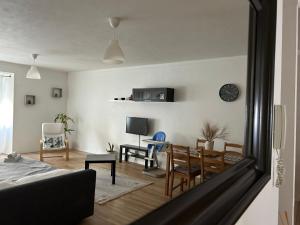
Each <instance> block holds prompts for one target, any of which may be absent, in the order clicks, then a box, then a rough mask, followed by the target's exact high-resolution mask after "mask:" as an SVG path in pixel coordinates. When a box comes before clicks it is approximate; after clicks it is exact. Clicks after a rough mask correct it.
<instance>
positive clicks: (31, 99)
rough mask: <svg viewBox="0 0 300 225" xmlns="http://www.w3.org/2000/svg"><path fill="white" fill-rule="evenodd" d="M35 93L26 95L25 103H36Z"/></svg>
mask: <svg viewBox="0 0 300 225" xmlns="http://www.w3.org/2000/svg"><path fill="white" fill-rule="evenodd" d="M34 104H35V95H25V105H34Z"/></svg>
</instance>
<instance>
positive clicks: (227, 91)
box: [219, 84, 240, 102]
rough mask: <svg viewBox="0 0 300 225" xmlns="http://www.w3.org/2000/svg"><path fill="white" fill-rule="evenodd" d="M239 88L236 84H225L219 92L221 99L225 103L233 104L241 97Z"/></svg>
mask: <svg viewBox="0 0 300 225" xmlns="http://www.w3.org/2000/svg"><path fill="white" fill-rule="evenodd" d="M239 93H240V91H239V88H238V86H236V85H235V84H224V85H223V86H222V87H221V88H220V91H219V96H220V98H221V99H222V100H223V101H225V102H233V101H235V100H236V99H237V98H238V97H239Z"/></svg>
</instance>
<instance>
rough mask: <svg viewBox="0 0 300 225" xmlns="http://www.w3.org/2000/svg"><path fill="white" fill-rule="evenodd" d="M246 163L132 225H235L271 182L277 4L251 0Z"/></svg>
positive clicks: (268, 1) (179, 197) (181, 196)
mask: <svg viewBox="0 0 300 225" xmlns="http://www.w3.org/2000/svg"><path fill="white" fill-rule="evenodd" d="M249 3H250V4H249V5H250V7H249V10H250V12H249V34H248V69H247V95H246V130H245V153H244V154H245V159H243V160H242V161H240V162H239V163H237V164H235V165H234V166H232V167H231V168H229V169H228V170H226V171H225V172H223V173H221V174H218V175H217V176H216V177H215V178H214V179H211V180H208V181H206V182H205V183H203V184H202V185H201V186H197V187H195V188H193V189H191V190H189V191H188V192H186V193H184V194H182V195H180V196H178V197H176V198H175V199H173V200H171V201H169V202H167V203H166V204H164V205H163V206H161V207H159V208H158V209H156V210H154V211H152V212H150V213H149V214H147V215H146V216H144V217H142V218H140V219H139V220H137V221H135V222H133V223H132V224H134V225H153V224H155V225H167V224H168V225H169V224H172V225H177V224H178V225H179V224H180V225H192V224H193V225H194V224H197V225H207V224H218V225H232V224H235V223H236V222H237V220H238V219H239V218H240V216H241V215H242V214H243V213H244V211H245V210H246V209H247V207H248V206H249V205H250V204H251V202H252V201H253V200H254V199H255V198H256V196H257V195H258V194H259V192H260V191H261V190H262V189H263V187H264V186H265V185H266V184H267V183H268V182H269V181H270V178H271V175H270V173H271V155H272V154H271V153H272V116H273V113H272V112H273V88H274V64H275V46H276V43H275V42H276V15H277V1H276V0H249Z"/></svg>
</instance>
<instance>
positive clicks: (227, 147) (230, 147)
mask: <svg viewBox="0 0 300 225" xmlns="http://www.w3.org/2000/svg"><path fill="white" fill-rule="evenodd" d="M228 151H234V152H238V153H241V154H243V145H239V144H234V143H228V142H225V143H224V152H228Z"/></svg>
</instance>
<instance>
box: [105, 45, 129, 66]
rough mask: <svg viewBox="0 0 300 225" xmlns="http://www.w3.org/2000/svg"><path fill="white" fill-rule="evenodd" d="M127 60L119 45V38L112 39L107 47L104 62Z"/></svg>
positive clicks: (117, 62) (114, 62) (112, 62)
mask: <svg viewBox="0 0 300 225" xmlns="http://www.w3.org/2000/svg"><path fill="white" fill-rule="evenodd" d="M124 61H125V57H124V53H123V51H122V49H121V47H120V45H119V41H118V40H111V41H110V42H109V46H108V47H107V49H106V51H105V53H104V57H103V62H104V63H107V64H121V63H123V62H124Z"/></svg>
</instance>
